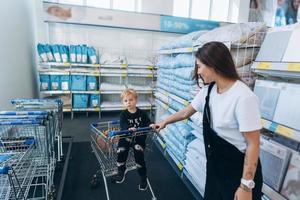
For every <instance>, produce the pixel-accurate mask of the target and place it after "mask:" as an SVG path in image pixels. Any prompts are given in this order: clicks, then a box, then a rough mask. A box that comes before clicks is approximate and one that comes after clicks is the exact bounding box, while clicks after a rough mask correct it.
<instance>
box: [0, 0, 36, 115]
mask: <svg viewBox="0 0 300 200" xmlns="http://www.w3.org/2000/svg"><path fill="white" fill-rule="evenodd" d="M35 3H36V1H31V0H30V1H19V0H9V1H1V7H0V27H1V31H0V44H1V48H0V60H1V64H0V88H1V89H0V90H1V93H0V94H1V96H0V109H1V110H4V109H9V108H10V107H11V106H10V103H9V100H10V99H11V98H16V97H21V98H30V97H35V96H36V94H37V93H36V91H37V90H36V75H35V42H34V38H35V31H34V17H35V14H34V13H35V9H34V7H35Z"/></svg>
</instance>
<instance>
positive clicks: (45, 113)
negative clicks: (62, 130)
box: [0, 111, 48, 115]
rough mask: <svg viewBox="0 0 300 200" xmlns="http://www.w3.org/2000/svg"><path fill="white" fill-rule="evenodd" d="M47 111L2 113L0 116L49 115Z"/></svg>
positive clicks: (0, 112)
mask: <svg viewBox="0 0 300 200" xmlns="http://www.w3.org/2000/svg"><path fill="white" fill-rule="evenodd" d="M47 114H48V112H46V111H0V115H47Z"/></svg>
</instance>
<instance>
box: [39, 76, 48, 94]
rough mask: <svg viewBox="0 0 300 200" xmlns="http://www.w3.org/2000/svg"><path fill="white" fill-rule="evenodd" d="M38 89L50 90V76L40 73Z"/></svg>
mask: <svg viewBox="0 0 300 200" xmlns="http://www.w3.org/2000/svg"><path fill="white" fill-rule="evenodd" d="M40 90H42V91H44V90H50V76H49V75H40Z"/></svg>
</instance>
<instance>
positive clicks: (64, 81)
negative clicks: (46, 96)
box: [60, 75, 70, 90]
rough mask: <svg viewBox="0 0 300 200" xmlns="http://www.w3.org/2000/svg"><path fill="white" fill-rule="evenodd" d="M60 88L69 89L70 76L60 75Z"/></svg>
mask: <svg viewBox="0 0 300 200" xmlns="http://www.w3.org/2000/svg"><path fill="white" fill-rule="evenodd" d="M60 88H61V90H70V76H68V75H63V76H61V77H60Z"/></svg>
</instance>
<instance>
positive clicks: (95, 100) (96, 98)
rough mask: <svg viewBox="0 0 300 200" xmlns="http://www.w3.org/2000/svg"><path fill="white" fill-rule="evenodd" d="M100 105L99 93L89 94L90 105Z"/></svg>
mask: <svg viewBox="0 0 300 200" xmlns="http://www.w3.org/2000/svg"><path fill="white" fill-rule="evenodd" d="M99 105H100V95H99V94H91V95H90V107H91V108H96V107H99Z"/></svg>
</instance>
